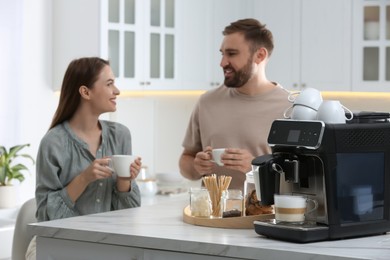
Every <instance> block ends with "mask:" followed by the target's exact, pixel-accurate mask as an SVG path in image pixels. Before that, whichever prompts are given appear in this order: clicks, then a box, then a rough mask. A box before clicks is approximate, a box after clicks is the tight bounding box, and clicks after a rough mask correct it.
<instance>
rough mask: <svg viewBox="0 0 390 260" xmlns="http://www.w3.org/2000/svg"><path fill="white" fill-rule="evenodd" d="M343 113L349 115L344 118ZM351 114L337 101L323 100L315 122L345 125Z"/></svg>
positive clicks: (350, 118) (351, 116)
mask: <svg viewBox="0 0 390 260" xmlns="http://www.w3.org/2000/svg"><path fill="white" fill-rule="evenodd" d="M345 112H348V113H349V114H350V117H346V115H345ZM352 118H353V113H352V111H351V110H349V109H348V108H346V107H345V106H343V105H342V104H341V103H340V101H338V100H324V101H323V102H322V104H321V106H320V107H319V108H318V111H317V118H316V119H317V120H320V121H323V122H324V123H327V124H345V122H346V120H352Z"/></svg>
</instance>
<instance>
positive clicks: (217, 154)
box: [211, 148, 226, 166]
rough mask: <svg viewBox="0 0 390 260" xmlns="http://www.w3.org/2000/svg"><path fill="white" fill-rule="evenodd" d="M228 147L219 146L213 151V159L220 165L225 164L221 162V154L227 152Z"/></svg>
mask: <svg viewBox="0 0 390 260" xmlns="http://www.w3.org/2000/svg"><path fill="white" fill-rule="evenodd" d="M225 150H226V148H218V149H213V150H212V151H211V154H212V156H213V158H212V161H213V162H215V163H216V164H218V165H219V166H223V163H222V162H221V155H222V154H223V153H224V152H225Z"/></svg>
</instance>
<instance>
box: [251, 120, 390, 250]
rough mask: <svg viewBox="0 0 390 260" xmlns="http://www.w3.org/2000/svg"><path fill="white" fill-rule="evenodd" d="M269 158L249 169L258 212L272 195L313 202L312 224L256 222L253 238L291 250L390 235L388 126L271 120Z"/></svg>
mask: <svg viewBox="0 0 390 260" xmlns="http://www.w3.org/2000/svg"><path fill="white" fill-rule="evenodd" d="M268 143H269V144H270V146H271V148H272V154H270V155H264V156H260V157H257V158H255V159H254V160H253V161H252V167H253V174H254V179H255V186H256V194H257V196H258V198H259V200H260V201H261V202H260V203H261V204H263V205H273V204H274V198H273V196H274V194H279V193H285V192H288V193H292V194H296V195H303V196H306V197H308V198H311V199H315V200H316V201H317V202H318V209H317V212H316V214H317V216H316V219H315V221H314V222H310V223H304V224H300V225H296V224H294V225H292V224H282V223H277V222H276V221H275V220H274V219H271V220H264V221H255V222H254V225H255V231H256V233H258V234H261V235H264V236H267V237H271V238H276V239H281V240H287V241H293V242H302V243H304V242H314V241H321V240H333V239H343V238H351V237H359V236H367V235H375V234H384V233H386V232H388V231H390V123H389V122H388V121H387V120H386V121H384V122H375V123H351V124H324V123H323V122H322V121H295V120H276V121H274V122H273V124H272V127H271V130H270V133H269V137H268Z"/></svg>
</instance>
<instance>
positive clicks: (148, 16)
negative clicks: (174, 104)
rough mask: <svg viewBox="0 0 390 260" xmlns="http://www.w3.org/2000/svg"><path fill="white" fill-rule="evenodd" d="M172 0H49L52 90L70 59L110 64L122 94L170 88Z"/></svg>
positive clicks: (172, 84) (172, 86) (172, 82)
mask: <svg viewBox="0 0 390 260" xmlns="http://www.w3.org/2000/svg"><path fill="white" fill-rule="evenodd" d="M175 13H176V10H175V0H83V1H79V0H56V1H53V75H54V78H53V81H54V83H53V85H54V88H55V89H59V88H60V84H61V83H60V82H61V80H62V76H63V74H64V72H65V69H66V66H67V65H68V64H69V62H70V61H71V60H72V59H74V58H79V57H82V56H100V57H102V58H105V59H109V60H110V64H111V66H112V69H113V71H114V73H115V76H116V85H117V86H118V87H119V88H120V89H123V90H143V89H154V90H156V89H175V88H179V86H178V85H177V81H176V80H175V77H176V71H175V69H176V66H177V64H176V63H175V61H176V57H175V56H176V55H175V47H176V46H175V41H176V39H175V33H176V32H175V30H176V29H175V26H176V15H175Z"/></svg>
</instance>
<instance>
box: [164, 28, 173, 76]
mask: <svg viewBox="0 0 390 260" xmlns="http://www.w3.org/2000/svg"><path fill="white" fill-rule="evenodd" d="M174 49H175V46H174V36H173V35H170V34H167V35H165V73H164V74H165V78H167V79H173V77H174V60H175V57H174V56H175V55H174Z"/></svg>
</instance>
